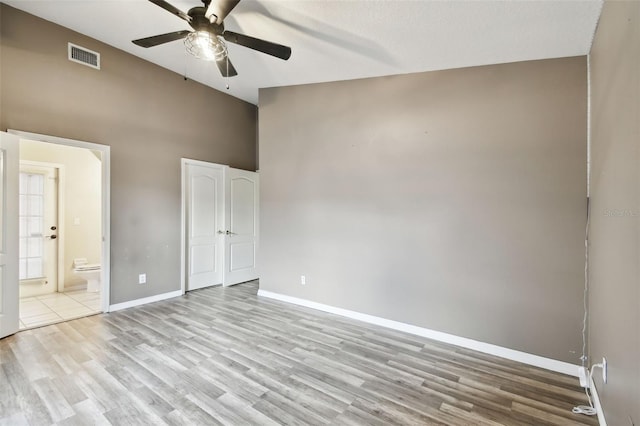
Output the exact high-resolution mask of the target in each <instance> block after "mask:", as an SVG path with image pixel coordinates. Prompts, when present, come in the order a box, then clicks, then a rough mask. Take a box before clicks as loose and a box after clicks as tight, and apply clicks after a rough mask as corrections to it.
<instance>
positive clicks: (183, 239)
mask: <svg viewBox="0 0 640 426" xmlns="http://www.w3.org/2000/svg"><path fill="white" fill-rule="evenodd" d="M189 165H191V166H203V167H211V168H216V169H222V170H224V169H226V168H228V167H229V166H226V165H224V164H217V163H209V162H207V161H200V160H192V159H190V158H181V159H180V176H181V190H180V193H181V195H180V205H181V212H180V292H181V293H182V294H185V293H186V291H187V267H186V263H185V262H186V260H187V253H186V249H187V178H188V176H187V166H189ZM224 179H226V177H225V174H224V173H223V182H222V187H223V189H224V187H225V185H226V182H225V181H224ZM224 261H225V260H224V253H223V259H222V265H224ZM222 274H223V275H222V279H223V280H224V266H223V271H222ZM223 282H224V281H223Z"/></svg>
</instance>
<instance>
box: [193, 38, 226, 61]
mask: <svg viewBox="0 0 640 426" xmlns="http://www.w3.org/2000/svg"><path fill="white" fill-rule="evenodd" d="M184 45H185V47H186V48H187V52H189V53H190V54H192V55H193V56H195V57H196V58H198V59H202V60H205V61H220V60H223V59H224V58H226V57H227V45H226V44H225V42H224V39H223V38H222V37H220V36H217V35H215V34H211V33H210V32H208V31H194V32H192V33H189V34H188V35H187V36H186V37H185V39H184Z"/></svg>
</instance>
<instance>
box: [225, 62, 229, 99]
mask: <svg viewBox="0 0 640 426" xmlns="http://www.w3.org/2000/svg"><path fill="white" fill-rule="evenodd" d="M225 59H226V60H227V73H226V77H225V78H226V79H227V90H229V54H228V53H227V57H226V58H225Z"/></svg>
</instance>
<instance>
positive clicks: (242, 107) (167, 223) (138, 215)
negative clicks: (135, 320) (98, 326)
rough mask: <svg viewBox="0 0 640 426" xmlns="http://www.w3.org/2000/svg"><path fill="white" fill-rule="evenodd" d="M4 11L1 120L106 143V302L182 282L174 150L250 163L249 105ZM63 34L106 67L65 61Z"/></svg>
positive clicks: (252, 130) (177, 154)
mask: <svg viewBox="0 0 640 426" xmlns="http://www.w3.org/2000/svg"><path fill="white" fill-rule="evenodd" d="M0 13H1V15H2V21H1V31H2V32H1V43H2V44H1V53H0V55H1V56H0V63H1V65H0V73H1V74H0V76H1V86H0V90H1V92H2V100H1V105H0V108H1V110H0V128H2V130H6V129H8V128H11V129H17V130H24V131H29V132H34V133H43V134H48V135H53V136H60V137H65V138H71V139H78V140H83V141H87V142H94V143H100V144H104V145H110V146H111V243H112V244H111V251H112V253H111V255H112V258H111V259H112V265H111V268H112V269H111V277H112V282H111V303H120V302H124V301H128V300H132V299H137V298H141V297H146V296H151V295H155V294H160V293H165V292H168V291H172V290H178V289H179V288H180V158H181V157H188V158H195V159H199V160H205V161H211V162H217V163H223V164H228V165H230V166H232V167H236V168H241V169H247V170H255V164H256V115H257V114H256V108H255V106H254V105H251V104H248V103H246V102H243V101H240V100H238V99H235V98H232V97H230V96H228V95H225V94H223V93H221V92H218V91H215V90H213V89H210V88H206V87H205V86H202V85H200V84H198V83H194V82H191V81H187V82H185V81H184V80H183V78H182V77H181V76H179V75H177V74H175V73H173V72H170V71H167V70H165V69H163V68H160V67H158V66H156V65H153V64H151V63H148V62H145V61H143V60H141V59H138V58H136V57H133V56H131V55H129V54H127V53H124V52H122V51H120V50H117V49H114V48H112V47H109V46H107V45H105V44H102V43H99V42H97V41H95V40H93V39H90V38H88V37H85V36H82V35H80V34H77V33H75V32H72V31H70V30H68V29H66V28H63V27H60V26H58V25H55V24H52V23H50V22H47V21H44V20H41V19H38V18H36V17H33V16H31V15H28V14H26V13H23V12H20V11H18V10H16V9H13V8H11V7H8V6H6V5H2V6H1V9H0ZM67 42H72V43H75V44H78V45H80V46H83V47H86V48H89V49H92V50H95V51H98V52H100V53H101V54H102V57H101V59H102V69H101V70H100V71H96V70H93V69H91V68H89V67H86V66H83V65H79V64H76V63H73V62H69V61H68V60H67ZM213 69H215V67H214V68H213ZM143 272H146V273H147V284H146V285H138V284H137V277H138V274H139V273H143Z"/></svg>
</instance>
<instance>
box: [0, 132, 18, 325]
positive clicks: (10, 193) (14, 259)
mask: <svg viewBox="0 0 640 426" xmlns="http://www.w3.org/2000/svg"><path fill="white" fill-rule="evenodd" d="M1 139H2V141H1V143H0V144H1V145H2V146H1V147H0V149H1V150H2V151H4V152H2V154H3V157H4V158H3V159H2V163H0V173H2V176H0V181H2V182H1V185H2V186H0V201H1V202H2V205H1V206H0V208H1V209H2V211H1V212H0V215H1V217H0V227H2V229H1V231H2V232H0V234H2V235H0V238H2V241H0V280H2V282H1V283H0V292H2V293H1V294H0V299H1V300H0V338H3V337H5V336H9V335H11V334H13V333H16V332H17V331H18V329H19V328H20V318H19V314H18V309H19V300H20V299H19V295H18V294H19V291H20V290H19V288H20V284H19V280H18V277H19V273H18V228H19V226H18V213H19V212H18V209H19V207H18V204H19V201H18V198H19V197H18V187H19V185H20V179H19V176H18V175H19V171H18V138H17V137H15V136H14V135H9V134H7V133H5V132H2V137H1Z"/></svg>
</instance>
